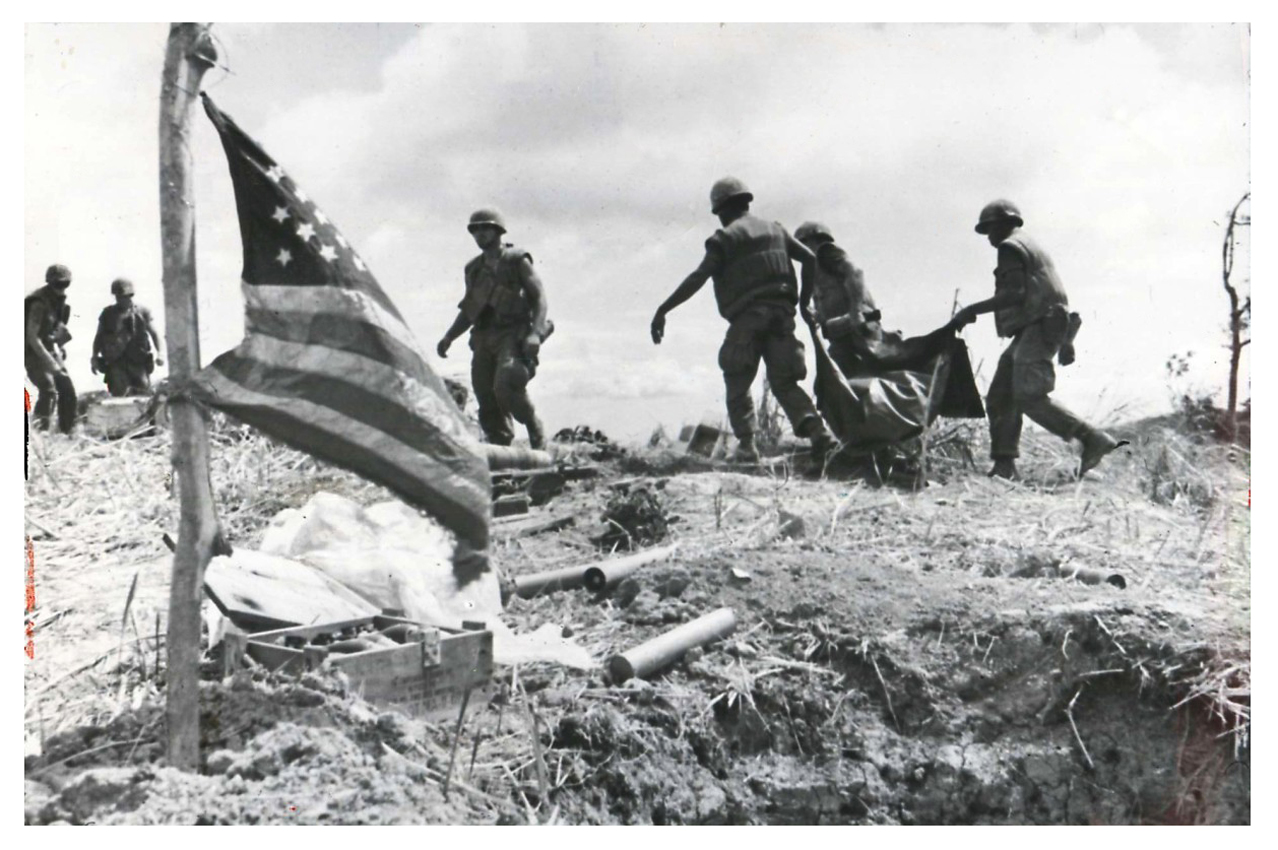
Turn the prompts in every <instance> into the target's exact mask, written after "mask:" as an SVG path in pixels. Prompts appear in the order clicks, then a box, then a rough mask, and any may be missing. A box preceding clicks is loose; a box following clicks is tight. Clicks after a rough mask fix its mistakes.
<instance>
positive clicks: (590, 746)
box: [529, 611, 1250, 824]
mask: <svg viewBox="0 0 1278 850" xmlns="http://www.w3.org/2000/svg"><path fill="white" fill-rule="evenodd" d="M1105 629H1106V626H1104V625H1103V624H1101V621H1100V620H1099V619H1098V618H1096V617H1095V616H1094V614H1093V613H1092V612H1090V611H1080V612H1075V613H1072V614H1064V615H1062V616H1059V617H1057V618H1054V619H1051V620H1040V621H1037V622H1032V623H1031V622H1027V621H1025V622H1003V623H1000V624H993V625H991V626H990V627H989V628H988V629H985V630H983V633H982V634H979V635H975V634H973V635H972V636H970V637H969V636H967V635H964V636H961V637H960V636H954V635H951V636H950V638H949V641H950V642H949V643H948V644H947V643H946V640H947V639H946V636H945V635H944V634H943V633H941V632H940V630H939V628H938V627H937V624H935V623H931V624H924V625H922V626H920V627H916V628H913V629H910V630H908V631H906V632H902V633H898V634H897V635H896V636H895V640H892V641H890V642H888V643H874V642H869V641H859V640H857V639H855V638H850V637H847V636H840V635H837V634H828V633H827V634H824V635H817V636H814V635H813V634H812V633H811V632H801V631H800V630H797V629H796V630H794V632H793V633H792V635H791V637H792V639H793V642H794V643H795V648H796V649H798V648H800V647H802V648H803V650H802V652H801V653H799V654H806V655H808V657H809V661H808V662H796V663H795V664H794V666H791V667H786V666H784V659H777V663H776V664H775V665H772V666H770V667H769V666H765V668H764V670H765V672H764V673H763V674H754V675H748V674H743V676H742V678H741V679H740V680H739V681H738V682H736V683H735V685H733V684H728V685H727V686H725V685H724V680H723V677H722V676H721V675H720V676H714V677H711V678H713V679H714V682H713V684H710V683H705V684H707V685H709V686H708V687H704V688H700V689H699V690H700V692H701V694H702V695H703V696H704V694H705V693H710V692H713V691H715V690H718V691H719V693H718V694H716V695H715V696H714V697H713V700H714V702H713V705H711V706H709V708H708V710H707V711H704V712H701V713H700V714H698V713H696V712H689V710H688V706H687V704H686V702H684V701H682V700H680V699H678V694H677V693H676V694H675V695H674V696H673V697H672V696H668V695H667V694H668V692H669V689H667V688H663V687H661V686H660V685H658V686H656V687H652V688H639V689H637V690H635V691H633V692H630V693H629V694H628V696H627V700H626V703H625V704H610V703H606V702H605V703H596V704H593V705H589V706H585V707H582V706H581V705H580V703H579V704H578V705H577V706H576V707H575V710H573V711H570V712H569V713H567V714H566V715H564V716H563V717H561V719H560V720H559V722H558V723H557V725H556V726H555V728H554V731H553V735H552V736H551V740H550V742H549V743H550V750H549V751H548V754H547V758H549V759H553V758H554V756H555V754H556V752H557V751H558V752H560V753H570V754H572V755H573V756H574V757H575V759H576V760H579V761H578V763H580V764H582V765H584V767H585V770H583V771H581V773H582V776H580V777H578V780H579V781H577V782H576V783H566V784H565V787H562V788H560V789H559V790H558V791H557V792H556V793H555V794H554V795H553V799H554V800H555V802H557V803H558V805H559V806H560V807H561V809H562V810H563V811H564V812H565V813H566V816H567V817H568V819H569V820H570V821H587V822H622V823H657V824H662V823H781V824H786V823H792V824H853V823H867V822H877V823H929V824H963V823H1053V824H1060V823H1220V822H1229V823H1245V822H1248V821H1249V818H1250V789H1249V783H1250V776H1249V770H1248V767H1247V765H1248V760H1249V753H1248V752H1247V751H1245V750H1244V751H1242V752H1235V741H1234V737H1233V735H1232V734H1228V730H1227V729H1226V728H1225V727H1224V726H1223V725H1222V723H1221V722H1220V720H1219V719H1218V718H1216V717H1214V716H1212V714H1211V713H1210V711H1209V709H1208V707H1207V706H1206V705H1205V704H1204V703H1202V702H1200V701H1190V702H1188V703H1186V704H1184V705H1182V706H1180V707H1178V708H1175V709H1173V708H1172V706H1173V705H1174V703H1175V702H1176V701H1177V700H1176V699H1175V696H1176V695H1175V693H1173V692H1172V691H1171V689H1169V688H1167V687H1165V686H1164V685H1163V684H1161V683H1160V682H1159V681H1157V678H1158V677H1157V675H1156V672H1155V671H1156V670H1157V669H1158V668H1159V665H1160V663H1161V662H1163V661H1165V660H1167V659H1163V658H1160V656H1159V652H1160V650H1159V648H1157V647H1150V646H1140V645H1138V644H1135V643H1131V642H1128V643H1127V644H1125V645H1122V648H1121V649H1120V648H1119V646H1120V644H1118V643H1116V642H1115V640H1114V639H1113V638H1112V636H1111V635H1110V634H1109V633H1107V632H1106V630H1105ZM955 638H958V640H955ZM906 645H914V646H918V645H923V646H926V647H928V650H929V653H928V654H929V655H930V656H931V660H930V661H929V662H928V663H926V664H920V665H917V666H916V665H914V664H911V663H909V662H906V661H898V660H894V658H903V657H904V656H906V655H907V654H908V653H905V652H902V651H901V648H902V647H903V646H906ZM1062 648H1064V652H1062ZM915 654H916V656H917V654H918V653H915ZM1163 654H1164V655H1166V652H1165V651H1164V653H1163ZM1177 660H1178V661H1180V662H1181V663H1186V662H1187V661H1188V659H1183V658H1182V659H1177ZM809 665H814V666H809ZM685 667H686V671H687V676H688V680H689V681H688V684H689V685H690V686H693V687H696V685H697V684H698V680H699V679H703V678H706V676H705V673H706V672H708V671H707V670H706V668H705V664H704V662H703V661H700V660H694V661H691V662H689V663H686V664H685ZM743 669H744V668H743ZM562 697H563V695H562V694H558V693H555V692H554V691H553V690H551V691H549V692H547V693H545V694H544V695H543V700H545V701H547V702H549V703H551V704H553V703H554V702H555V701H556V699H559V698H562ZM569 698H570V697H569ZM702 704H704V702H703V703H702ZM529 790H530V792H532V789H531V788H530V789H529Z"/></svg>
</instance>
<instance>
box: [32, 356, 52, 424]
mask: <svg viewBox="0 0 1278 850" xmlns="http://www.w3.org/2000/svg"><path fill="white" fill-rule="evenodd" d="M25 359H26V367H27V377H28V378H29V379H30V380H31V383H33V384H35V388H36V403H35V420H36V427H37V428H41V429H43V430H45V431H47V430H49V426H50V425H51V421H50V420H51V419H52V416H53V410H54V408H55V407H56V406H57V403H58V387H57V384H56V383H55V382H54V380H53V374H54V373H52V372H50V371H48V370H47V369H45V368H44V367H42V366H41V365H39V364H38V363H35V362H34V361H33V360H32V359H31V358H25Z"/></svg>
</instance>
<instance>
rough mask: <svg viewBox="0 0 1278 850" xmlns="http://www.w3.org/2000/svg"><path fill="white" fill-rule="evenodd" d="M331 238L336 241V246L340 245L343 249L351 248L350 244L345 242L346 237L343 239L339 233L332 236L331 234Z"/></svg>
mask: <svg viewBox="0 0 1278 850" xmlns="http://www.w3.org/2000/svg"><path fill="white" fill-rule="evenodd" d="M333 238H334V239H336V240H337V244H338V245H341V246H342V247H343V248H349V247H351V246H350V244H349V243H348V242H347V241H346V237H345V236H343V235H342V234H340V233H334V234H333Z"/></svg>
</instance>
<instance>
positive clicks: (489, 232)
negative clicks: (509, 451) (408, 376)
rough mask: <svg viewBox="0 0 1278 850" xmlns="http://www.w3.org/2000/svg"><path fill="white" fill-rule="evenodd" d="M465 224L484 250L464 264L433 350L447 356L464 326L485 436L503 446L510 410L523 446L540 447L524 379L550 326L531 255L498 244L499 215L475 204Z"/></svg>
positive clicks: (507, 440) (508, 436) (510, 436)
mask: <svg viewBox="0 0 1278 850" xmlns="http://www.w3.org/2000/svg"><path fill="white" fill-rule="evenodd" d="M467 229H468V230H469V231H470V234H471V236H473V237H474V239H475V244H476V245H478V246H479V248H480V250H481V251H482V252H483V253H481V254H480V255H479V256H478V257H475V258H474V259H473V260H471V261H470V262H469V263H467V264H466V271H465V274H466V294H465V296H464V297H463V298H462V300H461V303H460V304H458V308H459V310H458V313H457V318H456V319H454V320H453V324H452V326H451V327H450V328H449V329H448V331H447V333H445V334H444V337H443V339H441V340H440V341H439V346H438V347H437V348H436V351H437V352H438V354H439V356H440V357H447V356H448V348H449V346H451V345H452V344H453V341H454V340H456V339H457V338H458V337H459V336H461V335H462V334H463V333H465V332H466V330H467V329H470V348H471V351H473V352H474V355H473V357H472V359H471V365H470V379H471V384H472V385H473V386H474V389H475V400H476V401H477V402H478V403H479V426H480V428H482V429H483V432H484V439H485V440H487V441H488V442H489V443H493V444H495V445H499V446H508V445H510V442H511V440H512V439H513V438H514V431H513V429H512V426H511V422H510V419H511V417H512V416H513V417H514V418H515V420H516V421H518V422H519V423H521V424H522V425H523V426H524V427H525V428H527V429H528V444H529V445H530V446H531V447H532V448H534V449H541V448H545V446H546V435H545V432H544V430H543V428H542V424H541V420H539V419H538V418H537V413H536V411H535V410H534V409H533V404H532V401H531V400H530V399H529V398H528V382H529V381H531V380H532V378H533V376H534V375H535V374H536V372H537V362H538V359H537V358H538V354H539V352H540V351H541V344H542V343H543V342H545V340H546V338H547V337H549V336H550V334H551V332H552V331H553V330H554V324H553V323H552V322H551V321H550V320H549V319H548V318H546V290H545V288H544V287H543V286H542V283H541V279H540V278H538V277H537V272H536V271H534V270H533V259H532V254H530V253H528V252H527V251H525V250H523V249H522V248H516V247H515V246H514V245H512V244H510V243H509V242H502V236H503V235H505V233H506V225H505V222H504V221H503V220H502V217H501V213H499V212H497V211H496V210H491V209H487V210H479V211H477V212H476V213H474V214H473V215H472V216H471V217H470V224H468V225H467Z"/></svg>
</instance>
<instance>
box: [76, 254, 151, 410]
mask: <svg viewBox="0 0 1278 850" xmlns="http://www.w3.org/2000/svg"><path fill="white" fill-rule="evenodd" d="M111 294H112V295H114V296H115V303H114V304H111V305H109V306H107V307H106V308H104V309H103V310H102V313H101V314H100V315H99V316H98V331H97V333H96V334H94V336H93V356H92V358H91V359H90V368H91V369H92V370H93V374H95V375H96V374H98V373H99V372H101V373H102V374H103V378H104V380H105V381H106V385H107V391H108V392H110V393H111V395H113V396H117V397H118V396H127V395H149V394H150V393H151V373H152V372H154V371H155V367H156V365H157V364H158V365H160V366H163V365H164V360H163V359H161V358H159V357H157V356H156V352H158V351H159V349H160V336H159V334H157V333H156V332H155V321H154V320H153V319H152V318H151V311H150V310H148V309H147V308H146V307H143V306H142V305H140V304H134V303H133V282H132V281H131V280H128V279H127V278H123V277H119V278H116V279H115V280H113V281H112V282H111Z"/></svg>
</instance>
